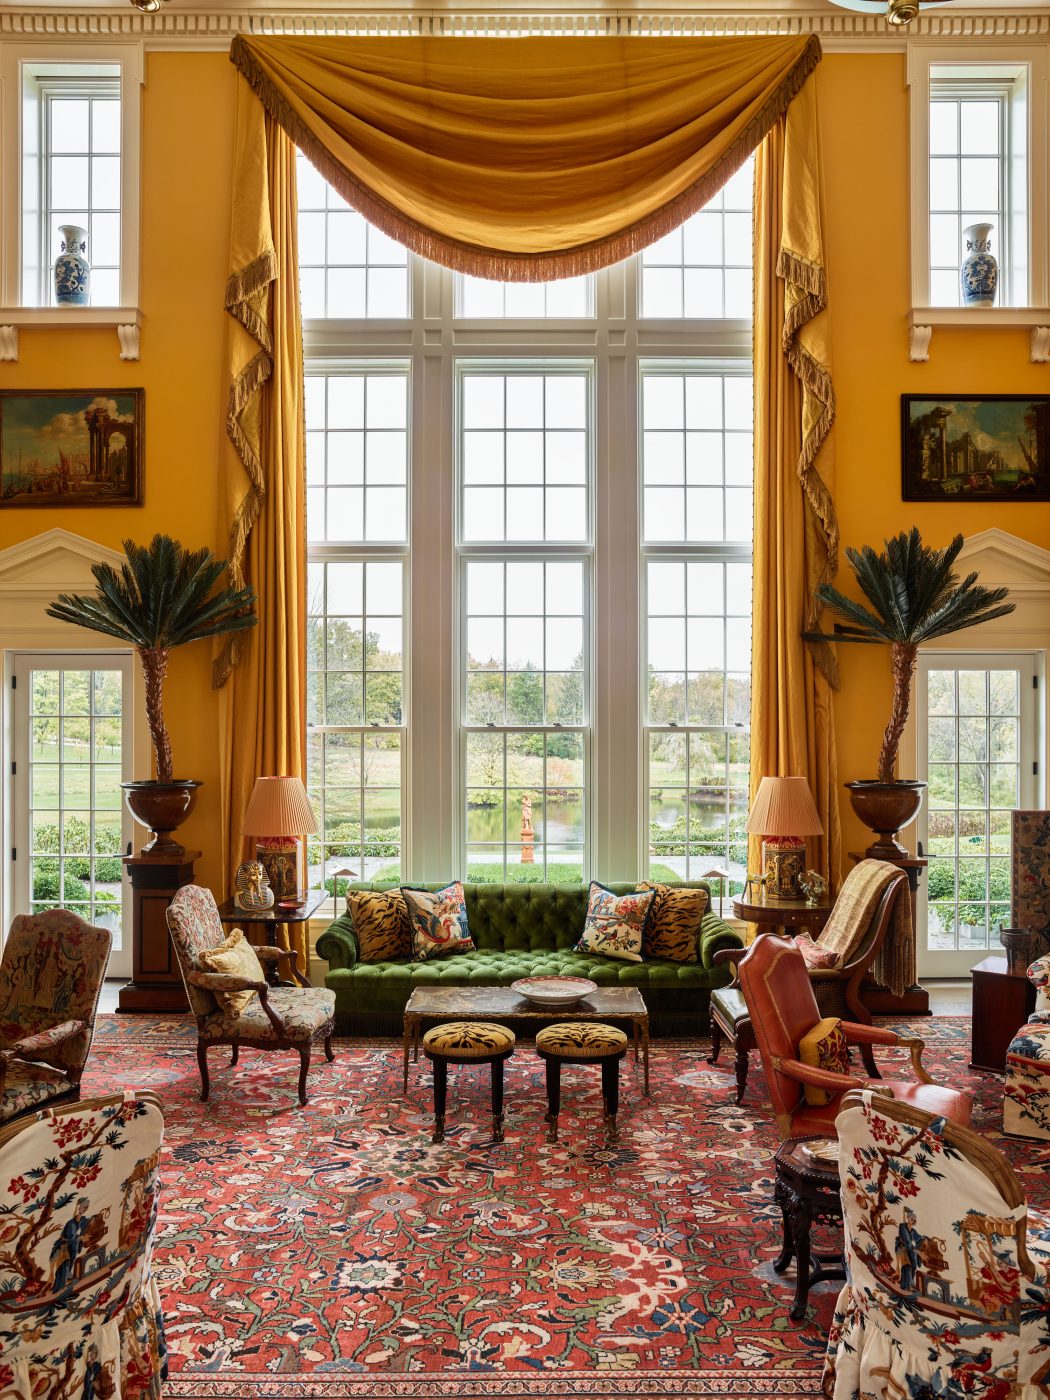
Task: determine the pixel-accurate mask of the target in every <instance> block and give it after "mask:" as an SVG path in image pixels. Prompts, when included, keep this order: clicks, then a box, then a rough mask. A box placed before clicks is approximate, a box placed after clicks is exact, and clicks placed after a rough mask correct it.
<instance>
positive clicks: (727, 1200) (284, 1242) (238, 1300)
mask: <svg viewBox="0 0 1050 1400" xmlns="http://www.w3.org/2000/svg"><path fill="white" fill-rule="evenodd" d="M914 1029H915V1030H916V1031H917V1032H918V1033H920V1034H922V1035H924V1036H925V1037H926V1039H927V1043H928V1046H929V1049H928V1053H927V1057H926V1058H927V1063H928V1065H929V1066H930V1068H931V1069H932V1070H933V1072H934V1074H935V1077H937V1078H939V1079H941V1080H942V1081H944V1082H950V1083H952V1084H958V1085H965V1086H966V1087H969V1088H970V1089H971V1090H972V1091H973V1092H975V1093H976V1094H977V1096H978V1100H979V1105H980V1106H979V1110H978V1113H977V1115H976V1126H977V1127H979V1128H980V1129H981V1130H982V1131H987V1132H988V1133H989V1134H990V1135H992V1136H994V1137H996V1138H998V1134H997V1127H998V1123H999V1117H1000V1103H1001V1097H1002V1089H1001V1082H1000V1080H998V1079H997V1078H996V1077H995V1076H992V1075H978V1074H975V1073H973V1072H972V1071H970V1070H968V1069H967V1067H966V1061H967V1056H968V1040H969V1021H968V1020H965V1019H963V1018H942V1019H938V1020H936V1021H932V1022H931V1021H926V1022H921V1023H914ZM194 1043H195V1034H194V1031H193V1029H192V1028H191V1027H190V1026H189V1025H187V1024H186V1023H185V1020H184V1019H183V1018H174V1019H170V1020H163V1019H161V1018H157V1017H119V1016H106V1017H102V1018H101V1020H100V1025H99V1033H98V1036H97V1038H96V1041H95V1050H94V1052H93V1055H92V1059H91V1062H90V1067H89V1071H88V1075H87V1079H86V1089H87V1092H89V1093H96V1092H103V1091H110V1090H113V1089H117V1088H119V1087H121V1086H134V1087H142V1088H151V1089H154V1090H155V1091H156V1092H158V1093H159V1094H160V1097H161V1099H162V1100H163V1102H164V1104H165V1108H166V1112H167V1137H166V1148H165V1156H164V1167H163V1195H162V1199H161V1208H160V1237H159V1241H158V1248H157V1268H158V1275H159V1281H160V1287H161V1291H162V1294H163V1297H164V1300H165V1313H166V1317H167V1332H168V1343H169V1346H170V1349H171V1360H172V1367H171V1369H172V1376H171V1380H170V1381H169V1384H168V1386H167V1387H166V1389H165V1395H166V1397H167V1400H191V1397H193V1400H205V1398H206V1397H213V1398H214V1400H247V1398H248V1397H252V1400H255V1397H271V1398H272V1400H293V1397H304V1400H335V1398H336V1397H359V1398H360V1400H422V1397H428V1400H429V1397H444V1400H467V1397H477V1400H489V1398H490V1397H507V1400H510V1397H533V1396H537V1397H539V1396H542V1397H548V1398H550V1397H569V1396H571V1397H576V1400H579V1397H584V1398H585V1400H586V1397H597V1396H626V1395H631V1396H647V1397H672V1396H674V1397H682V1400H692V1397H701V1396H755V1397H766V1396H770V1397H772V1396H780V1397H784V1396H788V1397H791V1396H810V1395H816V1394H818V1393H819V1376H820V1366H821V1359H822V1356H823V1352H824V1336H825V1334H824V1325H825V1324H826V1323H827V1321H828V1318H829V1316H830V1311H831V1305H832V1301H833V1298H834V1295H835V1293H836V1291H837V1288H838V1285H837V1284H825V1285H823V1286H822V1287H821V1288H820V1289H819V1290H817V1291H816V1292H815V1293H814V1295H813V1300H812V1301H813V1306H812V1307H811V1310H810V1314H809V1317H808V1319H807V1321H806V1323H805V1324H803V1325H799V1326H796V1325H794V1324H793V1323H792V1322H791V1321H790V1320H789V1318H788V1307H789V1305H790V1297H791V1290H792V1288H793V1277H792V1276H791V1275H790V1274H789V1275H788V1276H787V1277H786V1278H785V1279H783V1280H781V1279H780V1278H778V1277H777V1276H776V1275H775V1274H774V1273H773V1272H772V1269H771V1267H770V1262H771V1260H772V1259H773V1258H774V1257H775V1255H776V1253H777V1249H778V1245H779V1228H780V1227H779V1213H778V1212H777V1211H776V1210H775V1208H774V1206H773V1203H772V1175H771V1167H770V1162H771V1155H772V1149H773V1148H774V1147H775V1144H776V1139H775V1134H774V1132H773V1130H772V1128H771V1125H770V1122H769V1118H768V1114H767V1112H766V1111H764V1085H763V1081H762V1076H761V1073H760V1071H759V1070H758V1069H757V1067H756V1068H755V1069H754V1070H753V1072H752V1084H751V1085H749V1089H748V1094H747V1097H746V1098H745V1100H744V1104H743V1105H742V1107H741V1108H739V1109H738V1108H737V1107H736V1106H735V1104H734V1102H733V1094H732V1092H731V1086H732V1075H731V1072H730V1067H729V1063H728V1061H725V1060H724V1062H723V1064H722V1065H720V1066H717V1067H711V1066H709V1065H708V1064H707V1063H706V1061H705V1058H704V1057H705V1055H706V1054H707V1044H706V1042H704V1043H697V1042H681V1041H675V1042H667V1041H665V1042H657V1043H656V1044H655V1045H654V1048H653V1063H652V1085H653V1097H652V1099H651V1100H646V1099H643V1098H642V1097H641V1076H640V1074H636V1072H635V1071H634V1069H633V1067H630V1066H629V1065H628V1064H627V1063H626V1062H625V1064H624V1066H623V1078H622V1090H621V1115H620V1116H621V1132H620V1141H619V1143H618V1145H617V1146H615V1147H614V1148H611V1149H610V1148H607V1147H606V1146H605V1145H604V1140H603V1138H602V1136H601V1133H600V1118H599V1095H598V1076H597V1074H596V1073H594V1074H592V1073H590V1072H588V1071H586V1070H582V1069H580V1070H576V1071H567V1072H566V1075H565V1084H564V1086H563V1108H562V1119H561V1138H562V1140H561V1142H560V1143H559V1144H558V1145H556V1146H548V1145H547V1144H546V1142H545V1141H544V1124H543V1107H544V1095H543V1081H542V1074H541V1072H540V1070H539V1069H538V1061H537V1060H536V1057H535V1056H534V1054H533V1053H532V1051H531V1049H530V1047H529V1046H528V1045H527V1044H523V1045H522V1046H521V1047H520V1048H519V1050H518V1053H517V1055H516V1056H515V1057H514V1059H513V1060H511V1061H510V1062H509V1063H508V1065H507V1108H508V1123H507V1137H506V1141H505V1142H504V1143H502V1144H499V1145H493V1144H491V1143H490V1142H488V1141H487V1140H486V1128H487V1123H488V1120H487V1115H486V1109H487V1092H488V1082H487V1077H486V1075H487V1071H478V1070H466V1071H459V1072H456V1071H453V1073H452V1075H451V1076H450V1086H449V1129H448V1137H447V1140H446V1142H445V1143H444V1144H443V1145H441V1146H439V1147H432V1146H431V1145H430V1136H429V1093H430V1080H429V1075H428V1073H427V1066H426V1065H425V1064H424V1063H423V1062H421V1064H420V1065H419V1066H417V1067H415V1068H414V1070H413V1073H412V1077H411V1080H410V1086H409V1094H408V1097H407V1098H403V1097H402V1096H401V1078H400V1075H401V1061H400V1045H399V1044H398V1043H396V1042H394V1041H383V1042H371V1043H365V1042H360V1041H342V1042H339V1043H338V1044H337V1059H336V1062H335V1064H333V1065H327V1064H326V1063H325V1062H324V1059H323V1057H322V1058H321V1060H320V1063H319V1064H318V1065H317V1067H316V1068H315V1069H314V1070H313V1071H312V1074H311V1091H312V1095H313V1097H312V1099H311V1102H310V1104H309V1106H308V1107H307V1108H306V1109H305V1110H301V1109H300V1108H299V1107H298V1104H297V1101H296V1098H295V1072H294V1068H293V1066H294V1067H295V1068H297V1061H296V1059H295V1057H294V1056H291V1055H289V1056H284V1055H263V1054H261V1053H258V1052H253V1051H250V1050H247V1051H243V1052H242V1055H241V1064H240V1066H239V1067H238V1068H237V1069H236V1070H230V1069H228V1068H226V1067H225V1066H224V1067H222V1068H220V1064H221V1063H222V1057H221V1056H220V1054H219V1052H213V1061H212V1063H213V1074H212V1086H213V1087H212V1101H211V1103H209V1104H202V1103H200V1102H199V1101H198V1099H197V1092H198V1080H197V1068H196V1061H195V1056H194ZM1006 1150H1007V1151H1008V1154H1009V1155H1010V1157H1011V1159H1012V1160H1013V1161H1014V1163H1015V1165H1016V1166H1018V1167H1019V1168H1020V1169H1021V1170H1022V1172H1023V1173H1024V1178H1023V1179H1024V1181H1025V1183H1026V1186H1027V1189H1028V1194H1029V1199H1030V1200H1031V1201H1033V1202H1037V1203H1039V1204H1041V1205H1042V1206H1044V1207H1046V1206H1048V1205H1050V1183H1048V1181H1047V1175H1046V1170H1045V1168H1046V1164H1047V1163H1048V1162H1050V1152H1048V1151H1047V1150H1044V1149H1043V1148H1042V1147H1041V1145H1040V1144H1037V1143H1032V1144H1024V1143H1013V1142H1010V1143H1007V1144H1006Z"/></svg>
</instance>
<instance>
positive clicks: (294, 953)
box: [255, 944, 311, 987]
mask: <svg viewBox="0 0 1050 1400" xmlns="http://www.w3.org/2000/svg"><path fill="white" fill-rule="evenodd" d="M255 953H256V956H257V957H258V958H259V961H260V962H282V961H284V960H285V959H288V958H290V959H291V962H292V975H293V976H294V977H295V980H296V981H297V982H298V983H299V985H300V987H309V986H310V985H311V983H310V982H309V981H308V980H307V978H305V977H304V976H303V974H302V973H301V972H300V971H299V953H298V950H297V949H295V948H270V947H268V946H267V945H265V944H263V945H261V946H260V947H257V948H256V949H255Z"/></svg>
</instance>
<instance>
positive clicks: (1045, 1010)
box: [1003, 957, 1050, 1141]
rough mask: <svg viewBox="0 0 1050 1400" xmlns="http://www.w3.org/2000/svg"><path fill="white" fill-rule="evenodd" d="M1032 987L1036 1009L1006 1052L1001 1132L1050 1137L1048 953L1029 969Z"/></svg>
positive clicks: (1045, 1138) (1049, 985) (1049, 993)
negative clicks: (1033, 988)
mask: <svg viewBox="0 0 1050 1400" xmlns="http://www.w3.org/2000/svg"><path fill="white" fill-rule="evenodd" d="M1028 980H1029V982H1031V983H1032V984H1033V985H1034V987H1035V1010H1034V1011H1033V1012H1032V1014H1031V1016H1029V1018H1028V1020H1027V1022H1026V1023H1025V1024H1024V1025H1023V1026H1022V1027H1021V1029H1020V1030H1019V1031H1018V1032H1017V1034H1016V1035H1015V1036H1014V1038H1013V1040H1012V1041H1011V1042H1010V1045H1009V1048H1008V1049H1007V1052H1006V1079H1005V1081H1004V1084H1003V1132H1004V1133H1009V1134H1010V1136H1011V1137H1027V1138H1042V1139H1043V1140H1044V1141H1045V1140H1050V992H1048V989H1050V957H1043V958H1036V960H1035V962H1034V963H1032V965H1031V966H1030V967H1029V969H1028Z"/></svg>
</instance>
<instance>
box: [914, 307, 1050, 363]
mask: <svg viewBox="0 0 1050 1400" xmlns="http://www.w3.org/2000/svg"><path fill="white" fill-rule="evenodd" d="M936 326H941V327H944V328H946V329H954V328H958V327H965V328H966V329H967V330H976V329H981V330H985V329H988V328H989V327H992V328H995V329H999V330H1003V329H1006V330H1009V329H1020V330H1029V331H1031V351H1030V357H1031V360H1032V363H1033V364H1045V363H1047V361H1050V307H1045V306H913V307H912V309H911V311H910V312H909V313H908V339H909V350H908V358H909V359H910V360H915V361H919V362H925V361H926V360H928V359H929V358H930V339H931V337H932V335H933V331H934V328H935V327H936Z"/></svg>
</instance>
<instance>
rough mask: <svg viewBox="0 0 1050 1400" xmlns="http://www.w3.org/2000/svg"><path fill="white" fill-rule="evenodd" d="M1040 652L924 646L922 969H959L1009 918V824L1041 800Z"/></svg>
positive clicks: (964, 969) (920, 688) (920, 681)
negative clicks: (1019, 809) (926, 862)
mask: <svg viewBox="0 0 1050 1400" xmlns="http://www.w3.org/2000/svg"><path fill="white" fill-rule="evenodd" d="M1036 678H1037V672H1036V658H1035V655H1034V654H1031V653H1023V652H1021V653H1005V652H1004V653H999V652H991V653H984V654H980V655H978V654H975V653H965V652H958V653H955V652H929V653H926V654H920V656H919V666H918V675H917V681H916V716H917V760H918V763H917V768H918V774H919V776H920V777H921V778H925V780H926V782H927V783H928V784H929V787H928V789H927V793H926V801H925V802H924V804H923V809H922V812H921V813H920V816H919V820H918V832H917V835H918V839H919V840H920V841H921V842H922V849H923V852H924V854H925V855H926V856H927V857H928V859H929V862H930V863H929V867H928V869H927V872H926V876H927V878H926V879H925V880H924V881H923V882H922V884H921V885H920V890H921V894H920V900H919V911H918V912H919V931H918V950H919V974H920V976H923V975H925V976H932V977H937V976H941V977H952V976H964V975H966V974H967V973H968V972H969V970H970V968H971V967H972V966H973V965H974V963H976V962H980V961H981V959H982V958H984V957H987V956H988V954H989V952H999V951H1001V947H1002V945H1001V944H1000V942H999V928H1000V925H1003V924H1005V925H1007V926H1009V923H1010V870H1011V861H1010V823H1011V816H1010V814H1011V812H1012V811H1013V809H1014V808H1015V807H1034V806H1037V805H1038V790H1039V789H1038V785H1039V779H1038V776H1037V772H1036V765H1037V763H1038V759H1039V755H1038V752H1037V747H1036V746H1037V733H1038V724H1037V705H1036V700H1037V695H1038V692H1037V690H1036Z"/></svg>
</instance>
